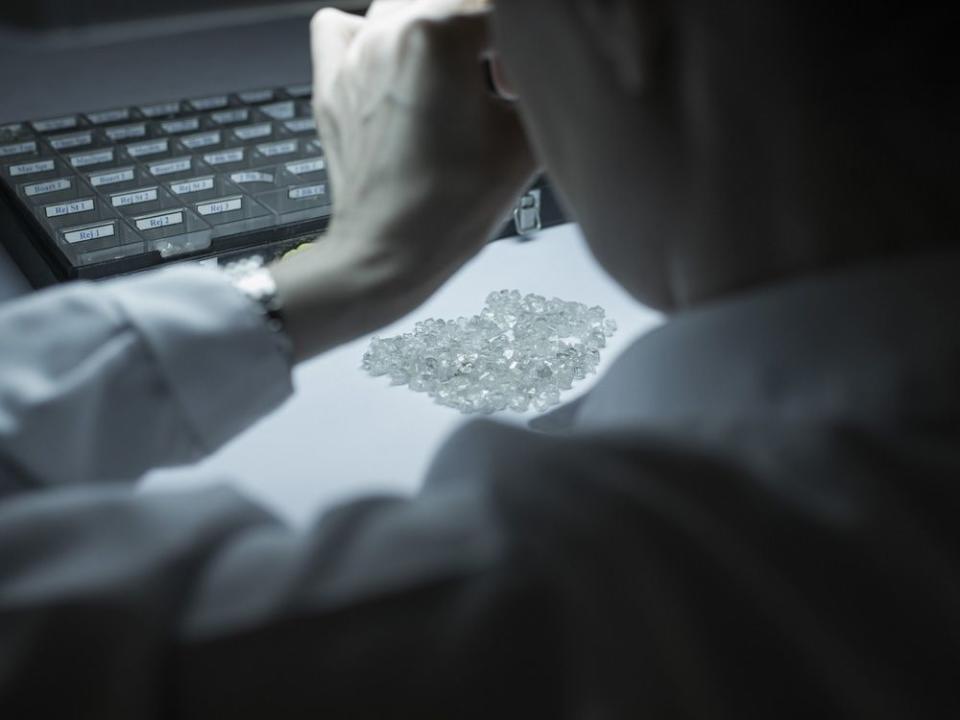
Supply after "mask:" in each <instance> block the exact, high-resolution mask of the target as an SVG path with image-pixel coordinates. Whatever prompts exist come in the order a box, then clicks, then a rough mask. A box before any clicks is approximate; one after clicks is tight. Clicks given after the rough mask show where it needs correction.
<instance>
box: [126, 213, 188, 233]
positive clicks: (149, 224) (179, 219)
mask: <svg viewBox="0 0 960 720" xmlns="http://www.w3.org/2000/svg"><path fill="white" fill-rule="evenodd" d="M182 224H183V211H182V210H177V211H176V212H170V213H165V214H163V215H150V216H149V217H144V218H137V229H138V230H159V229H161V228H165V227H169V226H170V225H182Z"/></svg>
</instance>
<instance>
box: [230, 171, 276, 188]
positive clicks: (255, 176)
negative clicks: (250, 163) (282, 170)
mask: <svg viewBox="0 0 960 720" xmlns="http://www.w3.org/2000/svg"><path fill="white" fill-rule="evenodd" d="M230 179H231V180H233V181H234V182H235V183H237V184H238V185H243V184H244V183H255V182H262V183H272V182H273V175H271V174H270V173H265V172H253V171H251V172H238V173H234V174H233V175H231V176H230Z"/></svg>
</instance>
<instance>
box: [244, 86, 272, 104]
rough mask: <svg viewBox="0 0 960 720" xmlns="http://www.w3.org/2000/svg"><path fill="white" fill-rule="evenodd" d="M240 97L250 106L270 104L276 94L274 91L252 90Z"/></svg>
mask: <svg viewBox="0 0 960 720" xmlns="http://www.w3.org/2000/svg"><path fill="white" fill-rule="evenodd" d="M239 97H240V99H241V100H242V101H243V102H245V103H247V104H248V105H256V104H257V103H264V102H270V101H271V100H273V98H274V92H273V90H251V91H249V92H242V93H240V95H239Z"/></svg>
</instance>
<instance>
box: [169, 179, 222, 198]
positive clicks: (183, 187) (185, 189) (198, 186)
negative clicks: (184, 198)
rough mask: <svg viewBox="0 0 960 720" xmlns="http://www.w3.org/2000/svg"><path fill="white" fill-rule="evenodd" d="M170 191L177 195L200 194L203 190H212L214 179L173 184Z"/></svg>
mask: <svg viewBox="0 0 960 720" xmlns="http://www.w3.org/2000/svg"><path fill="white" fill-rule="evenodd" d="M170 189H171V190H173V191H174V192H175V193H176V194H177V195H188V194H190V193H195V192H200V191H201V190H212V189H213V177H212V176H211V177H204V178H195V179H193V180H184V181H183V182H178V183H173V184H172V185H171V186H170Z"/></svg>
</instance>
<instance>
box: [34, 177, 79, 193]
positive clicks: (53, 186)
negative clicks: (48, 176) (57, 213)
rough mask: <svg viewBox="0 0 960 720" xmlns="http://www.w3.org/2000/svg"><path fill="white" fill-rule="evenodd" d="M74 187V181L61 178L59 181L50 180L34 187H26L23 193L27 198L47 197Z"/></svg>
mask: <svg viewBox="0 0 960 720" xmlns="http://www.w3.org/2000/svg"><path fill="white" fill-rule="evenodd" d="M72 187H73V180H71V179H70V178H60V179H59V180H50V181H49V182H42V183H36V184H34V185H24V187H23V192H24V193H25V194H26V195H27V197H33V196H34V195H47V194H48V193H52V192H59V191H60V190H69V189H70V188H72Z"/></svg>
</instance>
